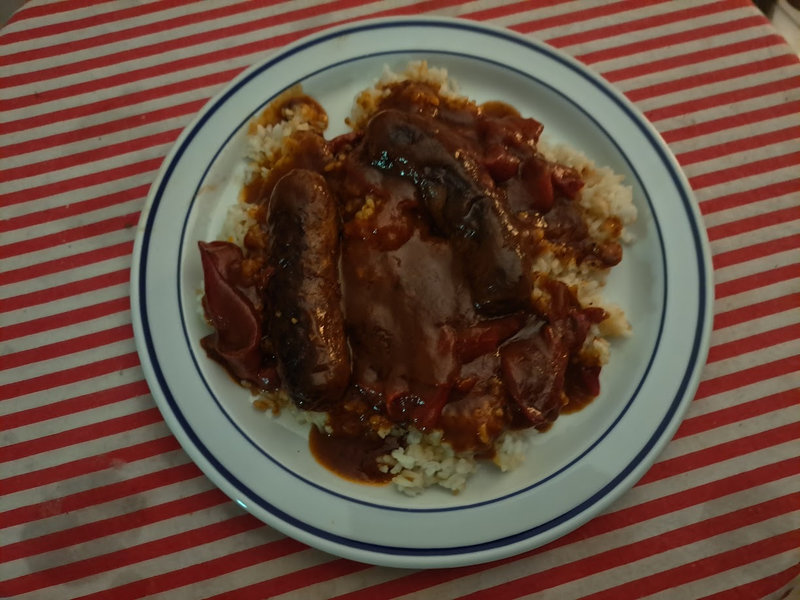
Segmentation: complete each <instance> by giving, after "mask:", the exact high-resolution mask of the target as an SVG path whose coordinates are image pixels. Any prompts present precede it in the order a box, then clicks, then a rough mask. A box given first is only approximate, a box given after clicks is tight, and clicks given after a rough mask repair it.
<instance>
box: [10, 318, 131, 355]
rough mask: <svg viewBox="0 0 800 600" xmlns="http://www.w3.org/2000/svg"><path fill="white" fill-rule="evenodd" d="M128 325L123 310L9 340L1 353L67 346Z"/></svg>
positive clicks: (128, 321)
mask: <svg viewBox="0 0 800 600" xmlns="http://www.w3.org/2000/svg"><path fill="white" fill-rule="evenodd" d="M130 323H131V313H130V311H129V310H123V311H119V312H115V313H112V314H108V315H104V316H102V317H98V318H97V319H91V320H88V321H83V322H81V323H76V324H75V325H68V326H66V327H59V328H54V329H50V330H48V331H42V332H41V333H36V334H33V335H28V336H25V337H20V338H16V339H13V340H10V341H8V342H6V343H5V344H4V346H3V353H4V354H6V355H9V354H14V353H16V352H24V351H26V350H35V349H36V348H40V347H42V346H47V345H50V344H69V343H70V342H71V341H72V340H74V339H75V338H79V337H83V336H85V335H90V334H93V333H98V332H101V331H107V330H109V329H114V328H116V327H120V326H122V325H130ZM47 360H50V359H47Z"/></svg>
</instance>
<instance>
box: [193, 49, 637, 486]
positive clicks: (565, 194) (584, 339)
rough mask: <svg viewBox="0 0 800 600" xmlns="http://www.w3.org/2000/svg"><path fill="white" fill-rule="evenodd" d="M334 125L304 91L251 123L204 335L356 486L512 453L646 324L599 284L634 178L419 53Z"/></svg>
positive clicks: (207, 258) (516, 455)
mask: <svg viewBox="0 0 800 600" xmlns="http://www.w3.org/2000/svg"><path fill="white" fill-rule="evenodd" d="M327 123H328V116H327V114H326V113H325V110H324V109H323V107H322V106H320V104H319V103H318V102H317V101H316V100H314V99H313V98H311V97H309V96H307V95H305V94H304V93H303V91H302V89H300V88H299V87H295V88H292V89H290V90H287V91H286V92H284V93H283V94H281V95H280V96H279V97H277V98H276V99H275V100H273V101H272V102H271V103H270V104H269V106H268V107H267V108H266V109H265V110H264V111H263V112H262V114H261V115H260V116H259V117H258V118H257V119H256V120H255V121H254V122H253V123H252V125H251V129H250V141H251V144H252V155H251V157H250V158H251V160H252V162H253V168H252V170H251V173H250V175H249V178H248V181H247V182H246V185H245V186H244V189H243V193H242V197H241V199H240V201H239V202H238V203H237V204H236V206H234V207H233V208H232V210H231V212H230V214H229V217H228V222H227V224H226V226H225V230H224V231H223V232H221V235H220V241H212V242H201V243H200V244H199V248H200V256H201V260H202V266H203V275H204V286H205V293H204V295H203V298H202V305H203V312H204V314H205V317H206V320H207V321H208V323H209V324H210V325H211V327H212V328H213V332H212V333H211V334H209V335H208V336H207V337H205V338H204V339H203V340H202V346H203V348H204V349H205V351H206V352H207V354H208V355H209V356H210V357H211V358H213V359H214V360H216V361H217V362H219V363H220V364H222V365H223V366H224V367H225V368H226V369H227V370H228V371H229V373H230V374H231V375H232V376H233V377H234V378H235V379H236V380H237V381H239V382H241V383H242V384H244V385H246V386H248V387H249V388H250V389H251V390H252V391H253V394H254V405H255V406H256V408H260V409H262V410H267V409H269V410H271V412H274V413H278V412H281V411H282V412H284V413H286V412H288V413H291V414H294V415H295V416H296V417H299V418H301V419H305V420H307V421H308V422H310V423H312V426H311V433H310V448H311V451H312V452H313V454H314V456H315V457H316V458H317V459H318V460H319V462H321V463H322V464H324V465H325V466H327V467H328V468H329V469H331V470H333V471H334V472H336V473H338V474H340V475H342V476H344V477H347V478H348V479H353V480H356V481H362V482H366V483H384V482H387V481H393V482H394V483H395V484H396V485H397V486H398V488H399V489H401V490H402V491H405V492H407V493H409V494H414V493H418V492H419V491H421V490H423V489H424V488H426V487H428V486H431V485H437V484H438V485H441V486H443V487H445V488H449V489H451V490H453V491H459V490H461V489H463V487H464V485H465V484H466V481H467V479H468V477H469V476H470V474H471V473H472V472H474V471H475V469H476V467H477V465H478V464H479V462H480V460H481V459H486V460H492V461H494V463H495V464H497V465H498V466H499V467H500V468H501V469H503V470H507V469H510V468H514V467H515V466H517V465H518V464H519V463H520V461H521V460H522V457H523V456H524V444H525V439H526V437H527V436H528V435H529V434H531V432H532V431H533V430H546V429H547V428H548V427H550V425H551V424H552V423H553V422H554V421H555V420H556V419H557V418H558V416H559V415H560V414H561V413H562V412H566V411H574V410H577V409H578V408H580V407H581V406H583V405H585V404H586V403H587V402H589V401H591V400H592V399H593V398H594V397H596V396H597V395H598V393H599V390H600V382H599V377H600V372H601V369H602V366H603V365H604V364H606V362H607V361H608V355H609V343H608V338H610V337H614V336H619V335H628V334H629V332H630V325H629V324H628V323H627V321H626V319H625V315H624V313H623V312H622V310H621V309H619V308H618V307H615V306H613V305H610V304H607V303H605V302H604V301H603V299H602V298H601V296H600V291H601V288H602V287H603V285H604V282H605V277H606V275H607V273H608V272H609V270H610V269H611V268H613V267H614V266H616V265H617V264H618V263H619V262H620V261H621V260H622V244H623V243H624V242H626V241H629V239H628V233H627V230H626V226H628V225H630V224H631V223H632V222H633V221H634V220H635V218H636V210H635V208H634V206H633V203H632V199H631V191H630V189H629V188H628V187H626V186H623V185H622V184H621V178H620V177H619V176H617V175H615V174H614V173H612V172H611V171H610V170H609V169H607V168H598V167H596V166H594V164H593V163H592V162H591V161H589V160H588V159H587V158H586V157H585V156H583V155H582V154H580V153H579V152H576V151H574V150H571V149H569V148H567V147H565V146H555V145H550V144H548V143H546V142H545V141H544V139H543V138H542V131H543V125H542V124H541V123H539V122H538V121H536V120H535V119H533V118H530V117H523V116H521V115H520V114H519V112H518V111H517V110H516V109H514V108H513V107H511V106H509V105H507V104H504V103H501V102H487V103H484V104H477V103H475V102H473V101H471V100H469V99H468V98H466V97H464V96H460V95H458V94H457V93H456V92H455V90H454V87H453V83H452V82H451V81H450V80H449V79H448V77H447V74H446V72H445V71H444V70H442V69H435V68H429V67H428V66H427V64H426V63H424V62H417V63H411V64H410V65H409V66H408V68H407V69H406V70H405V71H404V72H402V73H400V74H397V73H393V72H391V71H388V70H387V71H386V72H385V73H384V76H383V77H382V79H381V80H380V81H379V82H378V83H377V84H376V85H375V87H373V88H370V89H368V90H365V91H364V92H362V93H361V94H360V95H359V96H358V97H357V98H356V102H355V106H354V109H353V111H352V114H351V115H350V117H348V119H347V123H348V125H349V126H350V129H351V131H350V132H349V133H347V134H344V135H341V136H338V137H334V138H332V139H327V138H326V137H325V136H324V132H325V130H326V128H327Z"/></svg>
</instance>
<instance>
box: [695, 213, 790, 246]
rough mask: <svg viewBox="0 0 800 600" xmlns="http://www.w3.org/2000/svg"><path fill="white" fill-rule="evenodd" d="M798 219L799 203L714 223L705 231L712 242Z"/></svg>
mask: <svg viewBox="0 0 800 600" xmlns="http://www.w3.org/2000/svg"><path fill="white" fill-rule="evenodd" d="M798 219H800V205H798V206H789V207H788V208H782V209H779V210H774V211H772V212H766V213H762V214H757V215H753V216H752V217H746V218H744V219H739V220H738V221H731V222H730V223H721V224H720V225H714V226H713V227H709V228H707V229H706V233H708V239H709V240H711V241H712V242H713V241H716V240H721V239H723V238H727V237H733V236H735V235H741V234H743V233H748V232H750V231H755V230H756V229H762V228H764V227H771V226H773V225H782V224H784V223H790V222H791V221H797V220H798Z"/></svg>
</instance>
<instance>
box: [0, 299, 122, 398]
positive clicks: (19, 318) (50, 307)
mask: <svg viewBox="0 0 800 600" xmlns="http://www.w3.org/2000/svg"><path fill="white" fill-rule="evenodd" d="M129 294H130V286H129V285H128V283H121V284H117V285H111V286H109V287H106V288H99V289H96V290H92V291H90V292H85V293H82V294H76V295H74V296H69V297H67V298H61V299H59V300H53V301H52V302H45V303H43V304H37V305H35V306H30V307H26V308H20V309H18V310H12V311H8V312H6V313H0V321H2V322H4V323H25V322H28V321H33V320H36V319H42V318H45V317H51V316H53V315H59V314H61V315H63V314H65V313H68V312H70V311H73V310H75V309H78V308H85V307H87V306H94V305H96V304H101V303H103V302H108V301H110V300H117V299H119V298H124V297H126V296H128V295H129ZM0 413H2V410H0Z"/></svg>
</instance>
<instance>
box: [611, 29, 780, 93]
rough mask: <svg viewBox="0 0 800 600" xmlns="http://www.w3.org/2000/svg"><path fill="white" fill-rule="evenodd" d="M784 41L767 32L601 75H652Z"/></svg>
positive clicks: (616, 78) (614, 78) (613, 79)
mask: <svg viewBox="0 0 800 600" xmlns="http://www.w3.org/2000/svg"><path fill="white" fill-rule="evenodd" d="M785 43H786V41H785V40H784V39H783V38H782V37H781V36H780V35H778V34H775V33H773V34H769V35H766V36H764V37H760V38H755V39H748V40H742V41H740V42H733V43H731V44H727V45H724V46H715V47H712V48H704V49H703V50H697V51H695V52H687V53H686V54H678V55H677V56H669V57H667V58H662V59H659V60H654V61H652V62H647V63H640V64H637V65H633V66H630V67H624V68H621V69H614V70H611V71H603V77H605V78H606V79H608V80H609V81H611V82H615V83H616V82H619V81H625V80H626V79H633V78H635V77H643V76H646V75H652V74H653V73H661V72H663V71H667V70H669V69H677V68H678V67H686V66H690V65H691V66H697V65H699V64H700V63H702V62H707V61H711V60H714V59H718V58H725V57H728V56H733V55H735V54H743V53H745V52H752V51H754V50H758V49H760V48H769V47H771V46H778V45H782V44H785Z"/></svg>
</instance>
